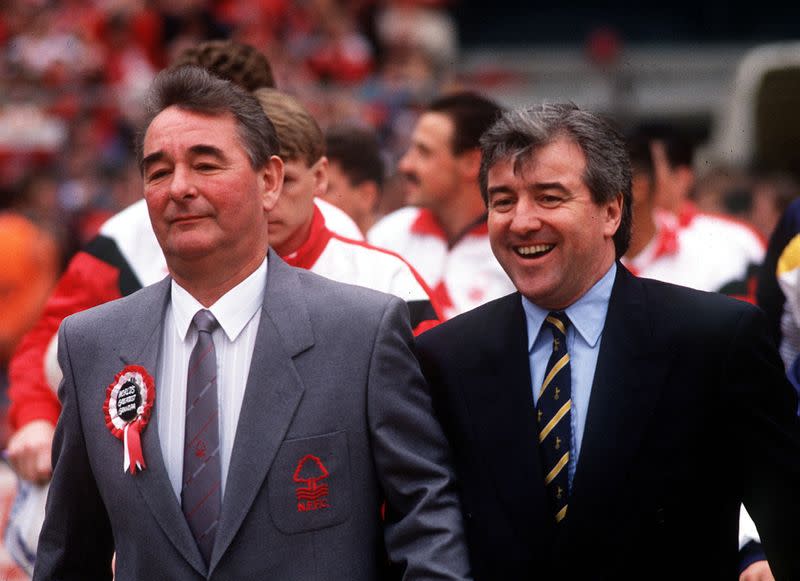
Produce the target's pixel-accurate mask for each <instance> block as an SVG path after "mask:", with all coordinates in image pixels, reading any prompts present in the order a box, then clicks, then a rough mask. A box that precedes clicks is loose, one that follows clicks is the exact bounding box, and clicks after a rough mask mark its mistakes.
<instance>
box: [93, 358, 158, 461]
mask: <svg viewBox="0 0 800 581" xmlns="http://www.w3.org/2000/svg"><path fill="white" fill-rule="evenodd" d="M155 397H156V389H155V382H154V381H153V378H152V377H150V374H149V373H147V370H146V369H145V368H144V367H142V366H140V365H128V366H127V367H125V368H124V369H123V370H122V371H120V372H119V373H117V375H116V376H115V377H114V381H112V382H111V384H110V385H109V386H108V388H107V389H106V400H105V402H104V403H103V413H104V414H105V418H106V426H108V429H109V431H110V432H111V433H112V434H114V436H116V437H117V438H119V439H120V440H122V442H123V448H124V450H125V457H124V462H123V470H124V471H125V472H127V471H128V470H130V472H131V474H136V469H137V468H138V469H139V470H144V469H145V468H146V467H147V465H146V464H145V463H144V454H142V440H141V433H142V431H143V430H144V429H145V427H146V426H147V422H148V421H149V420H150V413H151V411H152V409H153V402H154V401H155Z"/></svg>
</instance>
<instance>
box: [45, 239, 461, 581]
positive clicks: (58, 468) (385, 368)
mask: <svg viewBox="0 0 800 581" xmlns="http://www.w3.org/2000/svg"><path fill="white" fill-rule="evenodd" d="M169 288H170V282H169V279H165V280H163V281H161V282H160V283H157V284H155V285H152V286H150V287H146V288H144V289H142V290H141V291H139V292H137V293H134V294H133V295H130V296H129V297H126V298H124V299H120V300H117V301H113V302H111V303H106V304H104V305H101V306H99V307H96V308H93V309H90V310H88V311H84V312H82V313H78V314H76V315H73V316H71V317H69V318H67V319H65V321H64V322H63V324H62V326H61V329H60V330H59V362H60V364H61V367H62V369H63V371H64V379H63V381H62V383H61V386H60V389H59V397H60V399H61V401H62V405H63V411H62V414H61V417H60V419H59V423H58V427H57V429H56V436H55V440H54V445H53V462H54V474H53V480H52V484H51V488H50V495H49V498H48V502H47V516H46V518H45V523H44V527H43V530H42V534H41V537H40V540H39V551H38V555H37V563H36V570H35V573H34V579H37V580H41V579H76V580H78V579H79V580H81V581H85V580H87V579H110V578H111V569H110V562H111V555H112V552H113V551H116V579H117V580H118V581H126V580H129V579H130V580H133V579H137V580H143V579H148V580H153V579H170V580H173V579H180V580H183V579H189V580H191V579H220V580H222V579H237V580H240V579H259V580H270V579H275V580H278V581H291V580H294V579H296V580H298V581H314V580H342V581H345V580H346V581H358V580H362V579H363V580H376V579H385V578H387V577H389V576H390V574H389V572H388V568H387V563H389V562H391V563H393V565H394V566H393V567H392V575H394V573H395V571H397V572H399V573H400V574H401V576H402V578H404V579H465V578H468V576H469V565H468V560H467V556H466V549H465V545H464V541H463V526H462V521H461V516H460V508H459V503H458V499H457V495H456V493H455V491H454V485H453V475H452V469H451V459H450V453H449V449H448V447H447V444H446V440H445V438H444V436H443V433H442V431H441V429H440V427H439V425H438V423H437V422H436V421H435V420H434V419H433V416H432V413H431V403H430V396H429V393H428V390H427V388H426V387H425V383H424V380H423V379H422V376H421V374H420V371H419V368H418V364H417V362H416V359H415V358H414V356H413V354H412V349H411V343H412V337H411V331H410V326H409V323H408V313H407V308H406V307H405V305H404V304H403V302H402V301H400V300H399V299H397V298H395V297H391V296H389V295H385V294H383V293H378V292H374V291H370V290H367V289H363V288H360V287H354V286H350V285H344V284H340V283H335V282H332V281H329V280H327V279H324V278H322V277H319V276H317V275H314V274H312V273H309V272H307V271H303V270H299V269H294V268H292V267H289V266H288V265H286V264H285V263H284V262H283V261H282V260H281V259H280V258H278V257H277V256H276V255H275V254H274V253H273V252H272V251H270V254H269V270H268V276H267V286H266V292H265V299H264V305H263V310H262V315H261V321H260V324H259V329H258V335H257V339H256V344H255V348H254V353H253V362H252V365H251V369H250V374H249V379H248V383H247V386H246V392H245V396H244V401H243V403H242V411H241V416H240V419H239V425H238V428H237V432H236V438H235V441H234V446H233V454H232V457H231V462H230V468H229V473H228V476H227V478H228V479H227V486H226V491H225V497H224V499H223V504H222V514H221V518H220V525H219V529H218V532H217V535H216V540H215V545H214V549H213V552H212V556H211V561H210V563H209V565H208V566H206V564H205V563H204V561H203V559H202V557H201V555H200V552H199V550H198V548H197V545H196V543H195V541H194V539H193V537H192V534H191V532H190V530H189V527H188V525H187V523H186V521H185V519H184V517H183V513H182V512H181V508H180V505H179V501H178V499H177V498H176V496H175V494H174V492H173V490H172V488H171V486H170V481H169V478H168V476H167V472H166V469H165V467H164V461H163V458H162V454H161V446H160V444H159V440H158V429H157V422H158V416H159V414H158V410H157V409H154V412H153V418H152V419H151V422H150V425H149V426H147V428H146V429H145V430H144V432H143V435H142V447H143V450H144V457H145V461H146V462H147V468H146V469H145V470H144V471H142V472H138V473H137V474H135V475H131V474H130V473H125V472H123V470H122V457H123V444H122V442H121V441H120V440H118V439H117V438H115V437H114V436H112V434H111V433H110V432H109V430H108V429H107V428H106V425H105V423H104V414H103V402H104V399H105V392H106V387H107V386H108V384H109V383H110V382H111V381H112V380H113V379H114V376H115V374H116V373H117V372H119V371H120V370H121V369H122V367H123V366H124V365H127V364H137V365H141V366H143V367H145V369H147V370H148V371H149V372H150V374H151V375H153V374H154V372H155V370H156V369H157V360H158V350H159V346H160V344H161V343H160V338H161V333H162V320H163V314H164V309H165V306H166V304H167V301H168V300H169ZM154 379H155V389H156V390H158V381H159V378H158V377H154ZM309 454H311V455H314V456H316V457H317V458H319V459H320V460H321V462H322V464H323V465H324V468H325V470H327V473H328V475H327V476H326V477H325V482H324V483H325V484H327V486H328V489H327V494H326V496H325V497H323V498H322V499H321V500H320V498H317V499H316V500H317V502H311V503H310V504H309V502H308V501H307V500H303V499H302V498H299V497H298V494H297V493H298V489H299V488H300V487H301V486H302V483H299V482H298V481H296V480H295V479H294V476H295V473H296V471H304V470H306V468H309V469H310V470H312V471H313V470H314V467H313V466H311V467H302V468H301V467H300V464H301V462H302V460H303V459H304V458H305V457H306V456H307V455H309ZM300 496H302V495H300ZM384 500H385V502H386V510H385V517H382V516H381V505H382V503H383V501H384Z"/></svg>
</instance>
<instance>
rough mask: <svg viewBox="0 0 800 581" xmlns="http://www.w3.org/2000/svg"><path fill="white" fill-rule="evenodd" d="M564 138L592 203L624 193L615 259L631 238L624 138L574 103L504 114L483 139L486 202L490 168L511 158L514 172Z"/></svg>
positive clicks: (484, 197)
mask: <svg viewBox="0 0 800 581" xmlns="http://www.w3.org/2000/svg"><path fill="white" fill-rule="evenodd" d="M561 137H566V138H568V139H571V140H572V141H574V142H575V143H576V144H577V145H578V146H579V147H580V148H581V150H582V151H583V154H584V155H585V156H586V169H585V170H584V176H583V181H584V183H585V184H586V187H587V188H589V191H590V192H591V194H592V200H593V201H594V202H595V203H596V204H602V203H605V202H608V201H611V200H613V199H614V198H616V197H617V196H619V195H620V194H621V195H622V217H621V221H620V225H619V228H618V229H617V232H616V233H615V234H614V247H615V249H616V255H617V258H619V257H620V256H622V255H624V254H625V252H626V251H627V250H628V245H629V244H630V239H631V221H632V215H631V203H632V193H631V166H630V161H629V159H628V152H627V151H626V148H625V141H624V140H623V138H622V135H620V133H619V132H618V131H617V130H616V129H615V128H614V127H613V126H612V125H611V124H610V123H609V122H607V121H606V120H604V119H603V118H601V117H600V116H598V115H595V114H593V113H590V112H589V111H584V110H582V109H580V108H579V107H578V106H577V105H575V104H573V103H556V104H544V105H539V106H535V107H531V108H527V109H525V108H523V109H516V110H514V111H510V112H508V113H505V114H504V115H503V116H502V117H501V118H500V119H499V120H498V121H497V122H496V123H495V124H494V125H492V127H491V128H490V129H489V130H488V131H487V132H486V133H484V135H483V137H482V138H481V154H482V156H481V170H480V185H481V195H482V196H483V200H484V202H487V201H488V191H487V190H488V174H489V169H490V168H491V167H492V166H494V165H495V164H496V163H498V162H499V161H501V160H505V159H509V158H511V159H513V160H514V164H515V169H516V168H519V167H520V165H521V164H522V163H524V162H525V161H527V160H528V159H530V157H531V156H532V155H533V154H534V153H535V151H536V150H537V149H540V148H542V147H544V146H546V145H549V144H550V143H552V142H554V141H555V140H557V139H559V138H561Z"/></svg>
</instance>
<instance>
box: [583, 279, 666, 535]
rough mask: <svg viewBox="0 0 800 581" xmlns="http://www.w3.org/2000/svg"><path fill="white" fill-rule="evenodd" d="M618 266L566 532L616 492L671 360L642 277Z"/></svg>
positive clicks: (591, 517) (601, 509) (590, 518)
mask: <svg viewBox="0 0 800 581" xmlns="http://www.w3.org/2000/svg"><path fill="white" fill-rule="evenodd" d="M617 269H618V270H617V276H616V280H615V283H614V288H613V290H612V293H611V300H610V302H609V307H608V315H607V316H606V323H605V326H604V328H603V336H602V342H601V345H600V354H599V356H598V361H597V367H596V370H595V376H594V382H593V384H592V394H591V396H590V401H589V409H588V416H587V419H586V426H585V430H584V436H583V441H582V445H581V453H580V458H579V460H578V466H577V470H576V473H575V480H574V483H573V492H572V497H571V499H570V505H569V518H568V523H569V524H568V527H569V531H570V536H571V537H572V535H573V534H580V531H582V530H591V529H595V530H596V524H594V525H592V524H591V523H592V522H594V523H596V522H604V521H603V520H598V519H602V518H604V517H603V516H602V515H604V514H605V512H606V511H607V510H608V507H609V506H611V505H612V504H613V503H611V502H609V501H610V499H614V498H616V496H617V492H616V491H617V490H618V485H619V484H620V482H621V481H622V480H623V479H624V477H625V475H626V474H627V471H628V468H629V466H630V463H631V461H632V459H633V457H634V455H635V453H636V451H637V450H638V448H639V445H640V442H641V438H642V435H643V433H644V430H645V428H646V426H647V423H648V420H649V418H650V414H651V412H652V410H653V408H654V406H655V404H656V402H657V400H658V398H659V395H660V393H661V389H662V386H663V383H664V379H665V376H666V371H667V369H668V367H669V363H670V360H671V357H670V356H669V355H668V354H665V353H659V352H657V351H656V349H655V346H654V337H653V336H652V329H651V326H652V322H651V319H650V317H649V315H648V312H647V301H646V295H645V291H644V288H643V286H642V283H641V281H639V280H638V279H636V278H635V277H633V275H631V274H630V273H629V272H628V271H627V270H626V269H625V268H624V267H623V266H622V265H620V264H618V265H617ZM584 523H585V526H584ZM587 542H589V541H588V540H587Z"/></svg>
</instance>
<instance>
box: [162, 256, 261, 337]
mask: <svg viewBox="0 0 800 581" xmlns="http://www.w3.org/2000/svg"><path fill="white" fill-rule="evenodd" d="M266 282H267V259H266V258H264V261H263V262H262V263H261V265H260V266H259V267H258V268H257V269H256V270H255V271H254V272H253V273H252V274H251V275H250V276H248V277H247V278H246V279H244V280H243V281H242V282H240V283H239V284H237V285H236V286H235V287H233V288H232V289H231V290H229V291H228V292H226V293H225V294H224V295H222V296H221V297H220V298H219V299H218V300H217V302H215V303H214V304H213V305H211V306H210V307H208V310H209V311H211V313H212V314H213V315H214V317H215V318H216V319H217V321H218V322H219V326H220V327H221V328H222V330H223V331H224V332H225V335H226V336H227V337H228V340H229V341H231V342H233V341H235V340H236V338H237V337H238V336H239V334H240V333H241V332H242V329H244V327H245V325H247V322H248V321H249V320H250V319H252V318H253V315H255V314H256V312H257V311H258V309H259V308H260V307H261V305H262V304H263V303H264V288H265V285H266ZM171 300H172V315H173V317H174V321H175V330H176V331H177V332H178V335H179V336H180V338H181V340H186V334H187V333H188V332H189V327H190V326H191V324H192V319H193V318H194V316H195V314H197V311H199V310H201V309H204V308H205V307H204V306H203V305H201V304H200V302H199V301H198V300H197V299H196V298H194V297H193V296H192V295H190V294H189V292H188V291H187V290H186V289H184V288H183V287H181V286H180V285H179V284H178V283H177V282H175V280H174V279H173V281H172V297H171Z"/></svg>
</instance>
